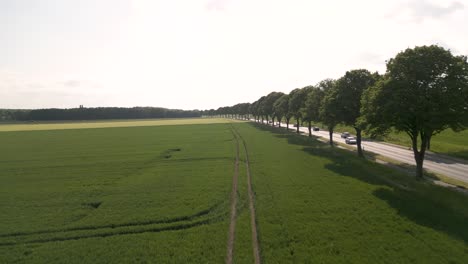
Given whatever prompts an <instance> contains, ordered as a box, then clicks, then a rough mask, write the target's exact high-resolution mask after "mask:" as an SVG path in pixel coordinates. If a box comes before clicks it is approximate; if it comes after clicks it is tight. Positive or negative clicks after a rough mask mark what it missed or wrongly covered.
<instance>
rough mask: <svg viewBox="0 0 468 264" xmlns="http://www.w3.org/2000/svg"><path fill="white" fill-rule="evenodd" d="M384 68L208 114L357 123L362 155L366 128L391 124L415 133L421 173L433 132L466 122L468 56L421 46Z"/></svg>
mask: <svg viewBox="0 0 468 264" xmlns="http://www.w3.org/2000/svg"><path fill="white" fill-rule="evenodd" d="M386 66H387V70H386V72H385V74H383V75H381V74H379V73H377V72H370V71H368V70H366V69H356V70H350V71H347V72H346V73H345V74H344V76H342V77H340V78H338V79H325V80H323V81H320V82H319V83H317V84H316V85H310V86H306V87H304V88H297V89H294V90H292V91H291V92H290V93H289V94H284V93H282V92H271V93H269V94H268V95H265V96H262V97H260V98H259V99H258V100H257V101H255V102H253V103H240V104H236V105H233V106H226V107H220V108H218V109H216V110H214V109H212V110H206V111H204V113H203V114H204V115H210V116H228V117H234V118H245V119H251V118H253V119H255V120H257V121H261V122H262V123H263V122H264V121H266V123H271V124H272V125H275V124H277V123H278V122H279V126H281V122H283V121H284V122H285V123H286V126H287V127H288V128H289V122H290V120H291V119H292V118H294V120H295V121H296V127H297V128H296V129H297V130H296V131H297V133H299V125H300V124H301V123H307V124H308V128H309V135H311V126H312V123H313V122H320V123H322V124H323V125H324V126H326V128H327V129H328V131H329V133H330V144H331V145H333V136H332V135H333V131H334V128H335V126H336V125H338V124H344V125H347V126H352V127H353V128H354V129H355V132H356V141H357V153H358V155H359V156H361V157H362V156H363V151H362V147H361V135H362V132H363V131H365V132H366V133H367V134H368V135H371V136H378V135H380V136H383V135H385V134H387V133H388V132H389V131H391V130H392V129H394V130H396V131H403V132H405V133H406V134H407V135H408V136H409V137H410V138H411V141H412V149H413V153H414V158H415V161H416V176H417V177H418V178H420V177H422V175H423V162H424V155H425V152H426V149H427V147H428V144H430V140H431V137H432V136H433V135H435V134H438V133H440V132H441V131H443V130H445V129H447V128H451V129H453V130H454V131H460V130H463V129H465V128H466V127H467V126H468V63H467V57H466V56H455V55H453V54H452V53H451V51H450V50H446V49H444V48H442V47H440V46H436V45H431V46H420V47H415V48H413V49H406V50H404V51H402V52H400V53H398V54H397V55H396V56H395V57H394V58H392V59H390V60H388V61H387V63H386Z"/></svg>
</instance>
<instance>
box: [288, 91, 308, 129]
mask: <svg viewBox="0 0 468 264" xmlns="http://www.w3.org/2000/svg"><path fill="white" fill-rule="evenodd" d="M306 93H307V89H304V88H303V89H300V88H296V89H294V90H292V91H291V93H289V110H288V112H289V114H290V115H292V116H294V118H295V119H296V132H297V133H299V124H300V120H301V119H302V111H301V110H302V108H303V106H304V103H305V97H306Z"/></svg>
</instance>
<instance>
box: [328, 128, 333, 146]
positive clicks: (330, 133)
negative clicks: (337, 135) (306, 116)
mask: <svg viewBox="0 0 468 264" xmlns="http://www.w3.org/2000/svg"><path fill="white" fill-rule="evenodd" d="M328 134H329V135H330V146H332V147H333V128H330V127H329V128H328Z"/></svg>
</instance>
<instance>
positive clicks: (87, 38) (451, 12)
mask: <svg viewBox="0 0 468 264" xmlns="http://www.w3.org/2000/svg"><path fill="white" fill-rule="evenodd" d="M467 25H468V0H455V1H450V0H438V1H436V0H395V1H387V0H385V1H384V0H355V1H349V0H343V1H340V0H329V1H312V0H304V1H296V0H288V1H285V0H278V1H276V0H261V1H260V0H259V1H257V0H186V1H182V0H165V1H156V0H0V108H49V107H61V108H62V107H66V108H69V107H78V105H81V104H83V105H85V106H88V107H91V106H162V107H168V108H180V109H195V108H196V109H208V108H217V107H219V106H225V105H232V104H236V103H241V102H252V101H255V100H257V99H258V98H259V97H260V96H262V95H266V94H268V93H269V92H272V91H282V92H285V93H288V92H289V91H291V90H292V89H294V88H298V87H304V86H307V85H310V84H315V83H317V82H318V81H320V80H322V79H325V78H338V77H340V76H342V75H343V74H344V73H345V72H346V71H347V70H351V69H357V68H366V69H368V70H371V71H379V72H381V73H382V72H384V71H385V60H387V59H389V58H391V57H393V56H394V55H395V54H396V53H398V52H399V51H401V50H403V49H406V48H408V47H414V46H416V45H429V44H439V45H441V46H444V47H446V48H450V49H451V50H452V52H453V53H455V54H457V55H460V54H463V55H466V54H468V26H467Z"/></svg>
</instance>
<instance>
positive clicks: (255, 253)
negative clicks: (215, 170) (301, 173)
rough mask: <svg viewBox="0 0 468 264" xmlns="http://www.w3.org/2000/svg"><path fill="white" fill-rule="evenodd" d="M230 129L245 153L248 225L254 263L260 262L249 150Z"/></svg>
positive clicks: (235, 130) (239, 135)
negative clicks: (248, 210)
mask: <svg viewBox="0 0 468 264" xmlns="http://www.w3.org/2000/svg"><path fill="white" fill-rule="evenodd" d="M231 128H232V131H233V133H234V134H235V138H236V142H237V144H239V140H240V141H241V142H242V145H243V147H244V153H245V161H244V163H245V167H246V171H247V189H248V195H249V209H250V227H251V230H252V250H253V256H254V260H255V264H260V263H261V256H260V243H259V241H258V229H257V217H256V213H255V194H254V191H253V188H252V175H251V173H250V162H249V152H248V150H247V143H246V142H245V140H244V138H243V137H242V136H241V134H240V133H239V131H237V129H235V128H234V127H233V126H232V125H231Z"/></svg>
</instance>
